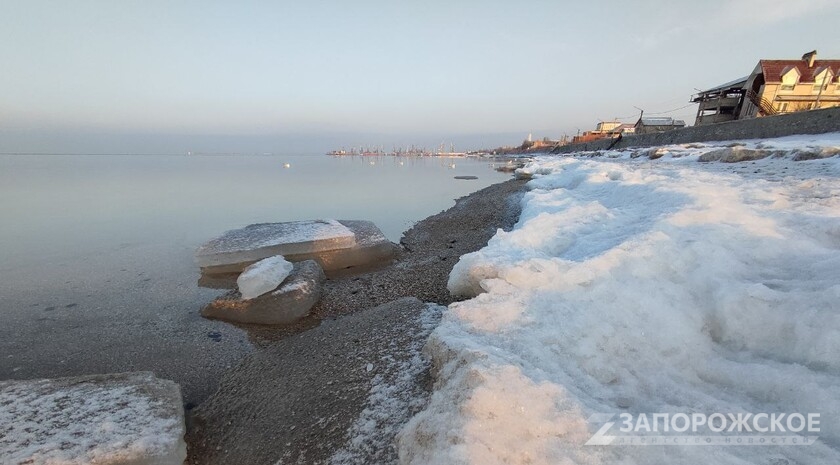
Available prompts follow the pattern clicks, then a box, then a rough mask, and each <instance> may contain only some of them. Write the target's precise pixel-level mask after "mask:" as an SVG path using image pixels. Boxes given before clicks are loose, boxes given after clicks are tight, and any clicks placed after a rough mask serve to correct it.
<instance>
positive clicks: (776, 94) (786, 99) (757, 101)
mask: <svg viewBox="0 0 840 465" xmlns="http://www.w3.org/2000/svg"><path fill="white" fill-rule="evenodd" d="M838 76H840V60H818V59H817V51H816V50H814V51H813V52H809V53H806V54H805V55H803V56H802V59H800V60H761V61H759V62H758V65H756V67H755V69H754V70H753V72H752V74H750V76H749V78H748V80H747V82H746V84H745V90H746V92H745V96H746V99H745V101H744V104H743V105H742V108H741V111H740V114H739V118H741V119H743V118H754V117H756V116H763V115H773V114H778V113H791V112H795V111H803V110H814V109H818V108H829V107H836V106H840V81H838Z"/></svg>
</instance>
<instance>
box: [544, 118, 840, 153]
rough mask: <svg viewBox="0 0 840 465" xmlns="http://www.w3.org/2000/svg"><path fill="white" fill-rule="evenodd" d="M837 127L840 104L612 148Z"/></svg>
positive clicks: (604, 143)
mask: <svg viewBox="0 0 840 465" xmlns="http://www.w3.org/2000/svg"><path fill="white" fill-rule="evenodd" d="M837 131H840V107H834V108H825V109H822V110H812V111H802V112H797V113H788V114H785V115H776V116H765V117H762V118H753V119H743V120H736V121H727V122H725V123H717V124H709V125H706V126H691V127H687V128H683V129H676V130H674V131H668V132H660V133H656V134H639V135H632V136H624V137H623V138H622V139H621V141H619V142H618V143H617V144H616V145H615V147H613V148H614V149H622V148H627V147H653V146H657V145H669V144H687V143H690V142H708V141H719V140H738V139H768V138H772V137H783V136H792V135H794V134H823V133H826V132H837ZM612 143H613V139H601V140H596V141H592V142H586V143H583V144H570V145H565V146H563V147H558V148H557V150H556V151H555V153H570V152H584V151H592V150H606V149H607V147H609V146H610V144H612Z"/></svg>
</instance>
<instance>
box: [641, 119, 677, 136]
mask: <svg viewBox="0 0 840 465" xmlns="http://www.w3.org/2000/svg"><path fill="white" fill-rule="evenodd" d="M684 127H685V121H683V120H680V119H674V118H671V117H659V118H648V117H642V118H639V121H636V125H635V130H636V131H635V132H636V134H651V133H654V132H665V131H673V130H674V129H680V128H684Z"/></svg>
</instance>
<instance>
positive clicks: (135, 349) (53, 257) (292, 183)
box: [0, 155, 509, 398]
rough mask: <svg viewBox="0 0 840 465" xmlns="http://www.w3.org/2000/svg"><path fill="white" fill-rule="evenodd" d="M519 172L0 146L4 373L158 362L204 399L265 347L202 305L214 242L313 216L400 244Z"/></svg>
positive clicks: (56, 372)
mask: <svg viewBox="0 0 840 465" xmlns="http://www.w3.org/2000/svg"><path fill="white" fill-rule="evenodd" d="M287 165H288V167H287ZM456 175H475V176H478V177H479V179H478V180H472V181H463V180H455V179H453V177H454V176H456ZM508 178H509V175H505V174H502V173H498V172H495V171H494V170H493V169H492V164H491V162H489V161H486V160H473V159H445V158H441V159H438V158H422V159H421V158H393V157H352V158H351V157H340V158H336V157H328V156H324V155H318V156H314V155H313V156H242V155H237V156H173V155H168V156H153V155H136V156H134V155H113V156H104V155H102V156H97V155H66V156H62V155H0V218H2V221H0V319H2V320H0V321H3V322H4V324H2V325H0V354H2V357H0V379H6V378H33V377H53V376H61V375H76V374H82V373H100V372H112V371H130V370H138V369H147V370H152V371H155V372H156V373H158V374H159V375H161V376H164V377H168V378H170V379H175V380H176V381H179V382H180V383H181V384H182V386H186V391H187V394H189V395H188V397H189V396H193V397H196V396H197V397H198V398H200V397H202V396H203V395H206V394H207V392H206V391H207V390H208V389H210V387H211V386H212V385H213V382H212V380H213V379H214V376H216V375H217V374H218V373H220V372H221V371H222V370H224V369H225V368H226V367H227V366H229V365H231V364H232V363H235V361H236V360H237V359H238V358H239V357H241V354H242V353H245V352H247V351H249V350H250V347H251V345H250V344H249V342H248V339H247V334H245V333H244V332H243V331H241V330H239V329H237V328H236V327H234V326H231V325H228V324H225V323H222V322H218V321H208V320H204V319H202V318H201V317H200V316H198V311H199V310H200V309H201V307H202V306H203V305H205V304H206V303H207V302H209V301H210V300H212V299H213V298H214V297H215V296H216V295H218V294H219V291H217V290H208V289H202V288H200V287H198V286H197V285H196V281H197V279H198V269H197V268H196V266H195V264H194V262H193V251H194V250H195V248H196V247H197V246H198V245H199V244H201V243H202V242H204V241H206V240H207V239H209V238H211V237H213V236H216V235H218V234H220V233H221V232H223V231H225V230H228V229H231V228H238V227H242V226H245V225H247V224H250V223H256V222H275V221H290V220H298V219H312V218H336V219H365V220H371V221H373V222H375V223H376V224H377V225H379V226H380V228H381V229H382V230H383V232H384V233H385V234H386V235H387V236H388V238H389V239H391V240H392V241H395V242H397V241H398V240H399V237H400V236H401V234H402V232H403V231H405V230H406V229H408V228H409V227H410V226H411V225H412V224H413V223H414V222H416V221H417V220H420V219H422V218H424V217H426V216H429V215H431V214H434V213H437V212H439V211H441V210H443V209H446V208H448V207H450V206H451V205H453V203H454V202H453V200H454V199H455V198H457V197H461V196H463V195H466V194H469V193H470V192H473V191H475V190H478V189H480V188H483V187H485V186H487V185H489V184H492V183H495V182H499V181H502V180H505V179H508ZM208 334H210V335H211V336H212V337H208Z"/></svg>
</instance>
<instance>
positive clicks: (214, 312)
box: [201, 260, 326, 325]
mask: <svg viewBox="0 0 840 465" xmlns="http://www.w3.org/2000/svg"><path fill="white" fill-rule="evenodd" d="M325 280H326V276H325V275H324V271H323V270H322V269H321V266H320V265H318V263H317V262H315V261H314V260H305V261H302V262H299V263H295V265H294V269H293V270H292V273H291V274H290V275H289V277H288V278H286V280H285V281H283V283H282V284H281V285H280V286H279V287H278V288H277V289H276V290H274V291H273V292H269V293H267V294H264V295H261V296H259V297H256V298H254V299H249V300H244V299H242V295H241V294H240V293H239V292H238V291H231V292H229V293H227V294H225V295H224V296H222V297H220V298H218V299H216V300H214V301H213V302H211V303H210V304H209V305H208V306H206V307H205V308H204V309H203V310H202V311H201V314H202V316H204V317H207V318H218V319H220V320H227V321H235V322H238V323H252V324H265V325H277V324H288V323H292V322H294V321H296V320H298V319H300V318H302V317H304V316H306V314H307V313H309V310H310V309H311V308H312V306H313V305H315V304H316V303H317V302H318V299H320V298H321V288H322V286H323V284H324V281H325Z"/></svg>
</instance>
